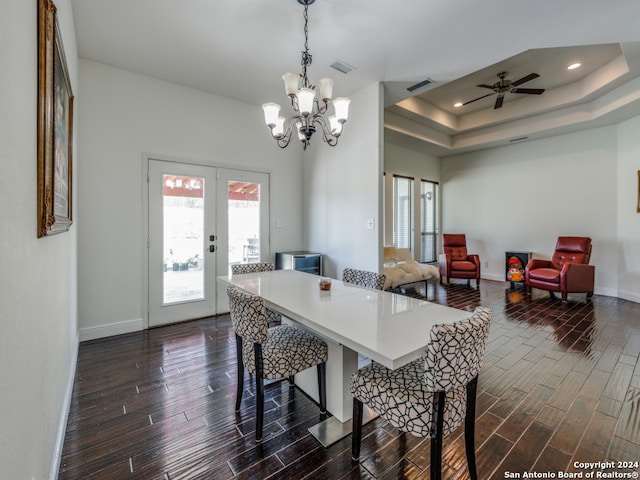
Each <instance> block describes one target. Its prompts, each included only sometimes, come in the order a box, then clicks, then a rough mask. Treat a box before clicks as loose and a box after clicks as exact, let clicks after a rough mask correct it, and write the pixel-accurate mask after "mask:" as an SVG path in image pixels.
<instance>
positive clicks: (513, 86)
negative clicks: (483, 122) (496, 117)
mask: <svg viewBox="0 0 640 480" xmlns="http://www.w3.org/2000/svg"><path fill="white" fill-rule="evenodd" d="M539 76H540V75H538V74H537V73H530V74H529V75H526V76H524V77H522V78H520V79H518V80H516V81H515V82H512V81H511V80H507V78H506V77H507V72H500V73H498V78H500V81H499V82H496V83H494V84H493V85H487V84H486V83H481V84H480V85H476V86H477V87H481V88H488V89H489V90H493V92H491V93H487V94H486V95H482V96H481V97H478V98H474V99H473V100H469V101H468V102H464V103H463V104H462V105H468V104H470V103H472V102H475V101H476V100H480V99H481V98H485V97H489V96H491V95H495V94H498V98H496V103H495V105H494V106H493V108H494V110H495V109H496V108H500V107H502V102H503V101H504V95H505V94H506V93H528V94H530V95H540V94H541V93H542V92H544V88H517V87H518V85H522V84H523V83H526V82H528V81H530V80H533V79H534V78H538V77H539Z"/></svg>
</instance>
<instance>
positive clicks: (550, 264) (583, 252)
mask: <svg viewBox="0 0 640 480" xmlns="http://www.w3.org/2000/svg"><path fill="white" fill-rule="evenodd" d="M590 258H591V239H590V238H589V237H558V241H557V243H556V250H555V252H553V257H552V258H551V260H540V259H537V258H534V259H533V260H530V261H529V263H528V264H527V267H526V268H525V284H526V286H527V292H528V293H530V292H531V288H540V289H542V290H547V291H549V292H551V295H552V296H553V292H560V293H561V294H562V301H565V302H566V301H567V294H568V293H584V292H586V294H587V298H591V297H592V296H593V285H594V281H595V270H596V268H595V267H594V266H593V265H589V259H590Z"/></svg>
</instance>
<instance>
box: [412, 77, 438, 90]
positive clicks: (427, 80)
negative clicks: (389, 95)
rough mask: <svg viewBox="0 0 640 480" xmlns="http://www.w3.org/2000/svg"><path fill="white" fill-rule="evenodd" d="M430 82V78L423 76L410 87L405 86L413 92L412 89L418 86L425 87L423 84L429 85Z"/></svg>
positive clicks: (431, 81)
mask: <svg viewBox="0 0 640 480" xmlns="http://www.w3.org/2000/svg"><path fill="white" fill-rule="evenodd" d="M430 83H433V80H431V79H430V78H425V79H424V80H422V81H421V82H418V83H416V84H413V85H411V86H410V87H407V90H408V91H410V92H413V91H414V90H417V89H419V88H422V87H425V86H427V85H429V84H430Z"/></svg>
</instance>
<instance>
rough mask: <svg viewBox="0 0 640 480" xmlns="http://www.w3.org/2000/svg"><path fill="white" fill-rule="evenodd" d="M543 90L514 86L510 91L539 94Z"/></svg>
mask: <svg viewBox="0 0 640 480" xmlns="http://www.w3.org/2000/svg"><path fill="white" fill-rule="evenodd" d="M542 92H544V88H514V89H513V90H511V93H529V94H531V95H540V94H541V93H542Z"/></svg>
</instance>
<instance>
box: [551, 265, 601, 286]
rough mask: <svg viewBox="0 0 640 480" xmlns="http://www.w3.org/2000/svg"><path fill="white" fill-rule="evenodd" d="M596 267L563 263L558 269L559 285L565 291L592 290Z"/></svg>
mask: <svg viewBox="0 0 640 480" xmlns="http://www.w3.org/2000/svg"><path fill="white" fill-rule="evenodd" d="M595 276H596V267H595V266H594V265H584V264H581V263H565V264H564V265H563V266H562V270H561V271H560V287H561V289H562V290H563V291H565V292H593V287H594V283H595Z"/></svg>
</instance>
